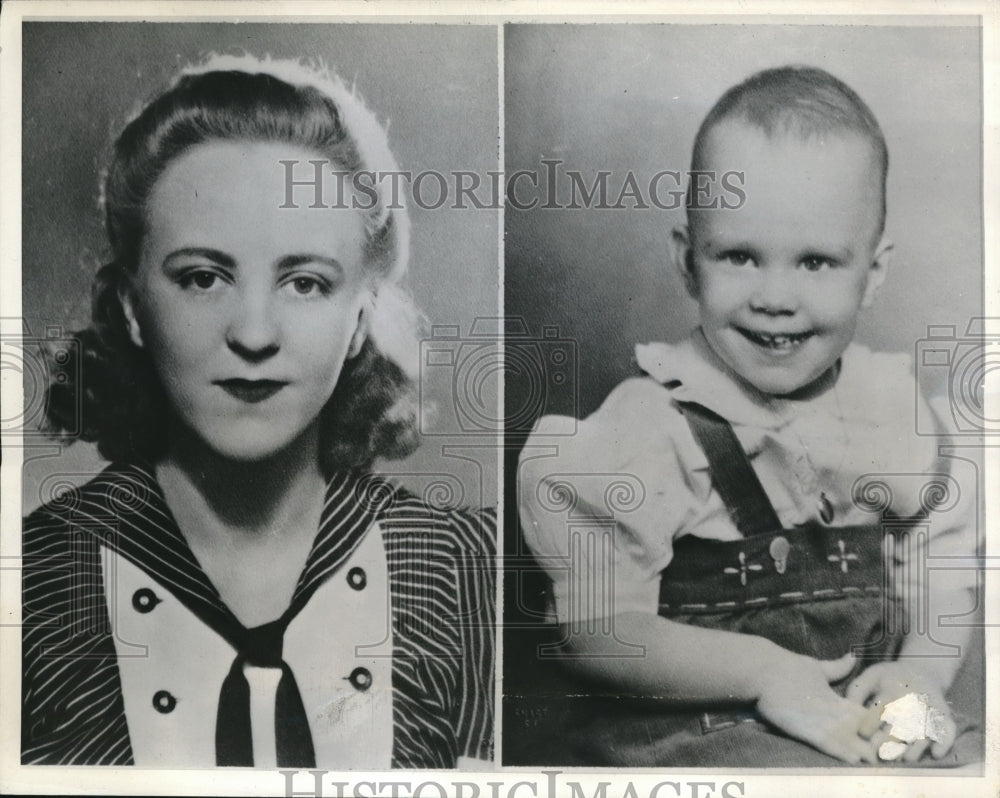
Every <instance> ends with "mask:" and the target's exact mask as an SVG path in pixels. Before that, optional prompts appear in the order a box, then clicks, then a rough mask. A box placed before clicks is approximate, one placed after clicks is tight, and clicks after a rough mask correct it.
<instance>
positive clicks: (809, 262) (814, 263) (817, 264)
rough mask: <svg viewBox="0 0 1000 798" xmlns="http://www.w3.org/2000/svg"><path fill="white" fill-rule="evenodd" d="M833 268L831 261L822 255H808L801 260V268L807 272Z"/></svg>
mask: <svg viewBox="0 0 1000 798" xmlns="http://www.w3.org/2000/svg"><path fill="white" fill-rule="evenodd" d="M832 266H833V261H832V260H830V259H829V258H825V257H823V256H822V255H809V256H808V257H805V258H803V259H802V268H803V269H805V270H806V271H807V272H818V271H821V270H823V269H828V268H830V267H832Z"/></svg>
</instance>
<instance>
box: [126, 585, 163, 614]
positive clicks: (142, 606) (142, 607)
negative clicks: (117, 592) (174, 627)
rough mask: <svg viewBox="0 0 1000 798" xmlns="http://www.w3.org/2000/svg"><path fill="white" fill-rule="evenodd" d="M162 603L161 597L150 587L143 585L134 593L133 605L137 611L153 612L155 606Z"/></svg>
mask: <svg viewBox="0 0 1000 798" xmlns="http://www.w3.org/2000/svg"><path fill="white" fill-rule="evenodd" d="M159 603H160V599H158V598H157V597H156V594H155V593H154V592H153V591H152V590H150V589H149V588H148V587H141V588H139V589H138V590H137V591H135V593H133V594H132V606H133V607H135V609H136V612H142V613H147V612H152V611H153V608H154V607H155V606H156V605H157V604H159Z"/></svg>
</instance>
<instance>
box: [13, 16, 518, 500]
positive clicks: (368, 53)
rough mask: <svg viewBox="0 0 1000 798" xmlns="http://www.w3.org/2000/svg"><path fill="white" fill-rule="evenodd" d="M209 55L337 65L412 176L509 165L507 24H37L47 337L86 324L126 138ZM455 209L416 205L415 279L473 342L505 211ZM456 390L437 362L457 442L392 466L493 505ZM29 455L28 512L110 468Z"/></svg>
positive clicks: (33, 280)
mask: <svg viewBox="0 0 1000 798" xmlns="http://www.w3.org/2000/svg"><path fill="white" fill-rule="evenodd" d="M210 52H222V53H232V54H239V53H242V52H248V53H251V54H254V55H258V56H261V55H265V54H271V55H274V56H277V57H306V58H321V59H323V61H325V62H326V63H327V64H328V65H329V66H331V67H332V68H333V69H335V70H336V71H337V72H338V74H339V75H340V76H341V77H342V78H343V79H344V80H345V81H346V82H347V83H349V84H351V83H354V84H355V85H356V86H357V89H358V91H359V92H360V93H361V94H362V95H363V96H364V98H365V100H366V101H367V103H368V104H369V106H370V107H371V108H372V109H373V110H374V111H375V112H376V114H377V115H378V117H379V119H380V120H382V121H383V122H386V121H387V122H388V123H389V136H390V144H391V146H392V149H393V152H394V153H395V155H396V158H397V160H398V162H399V164H400V168H401V169H403V170H411V171H412V172H414V173H419V172H421V171H425V170H437V171H440V172H444V173H448V172H451V171H454V170H469V171H474V172H477V173H480V174H484V175H485V174H486V173H487V172H488V171H489V170H496V169H497V162H498V149H497V148H498V144H497V142H498V119H499V117H498V94H497V92H498V75H497V29H496V27H495V26H490V25H487V26H435V25H349V24H341V25H330V24H208V23H175V24H168V23H155V24H151V23H54V22H45V23H26V24H25V25H24V37H23V53H24V60H23V109H24V121H23V212H24V213H23V272H22V274H23V315H24V320H25V323H26V324H27V325H28V328H29V330H30V331H31V332H32V334H35V335H39V336H41V335H44V334H45V330H46V328H48V327H50V326H53V325H60V326H62V327H63V328H65V329H67V330H75V329H79V328H80V327H82V326H84V325H85V324H86V323H87V321H88V313H89V291H90V283H91V278H92V276H93V274H94V271H95V270H96V268H97V266H98V265H99V264H100V263H102V262H103V259H104V258H105V257H106V255H107V247H106V243H105V236H104V231H103V226H102V219H101V216H100V213H99V209H98V197H99V188H98V187H99V180H100V174H101V170H102V168H103V167H104V166H105V165H106V164H107V161H108V155H109V153H110V144H111V140H112V137H113V136H114V135H116V134H117V132H118V131H119V130H120V129H121V127H122V125H123V124H124V122H125V121H127V119H128V118H129V116H130V114H131V113H132V112H133V111H135V110H137V108H138V107H139V105H140V104H141V103H142V102H143V101H145V100H148V99H150V98H151V97H152V96H153V95H155V94H156V93H157V92H158V91H159V90H160V89H162V88H163V87H164V86H165V85H166V84H167V83H168V82H169V80H170V79H171V78H172V77H173V75H174V74H175V73H176V71H177V70H178V68H180V67H181V66H183V65H185V64H187V63H190V62H192V61H197V60H200V59H201V57H202V56H204V55H205V54H207V53H210ZM435 186H436V184H435V183H434V181H428V186H427V187H426V194H427V196H428V197H429V198H430V199H429V200H428V202H427V203H425V204H433V200H434V198H435V196H436V193H435V192H436V188H435ZM453 205H454V203H452V202H451V201H450V200H449V201H448V202H446V203H445V204H444V206H443V207H441V208H439V209H437V210H429V209H428V210H424V209H421V208H413V207H412V206H411V221H412V225H413V235H412V256H411V261H410V274H411V276H410V284H411V286H412V289H413V293H414V294H415V296H416V299H417V302H418V304H419V305H420V306H421V308H422V309H423V310H424V312H425V314H426V316H427V318H428V320H429V321H430V322H431V323H432V324H435V325H451V326H453V327H457V328H458V335H459V336H460V337H461V336H464V335H466V334H467V333H468V331H469V329H470V328H471V326H472V324H473V322H474V320H475V319H476V318H478V317H494V316H496V315H497V283H498V243H497V241H498V225H499V212H498V211H497V210H495V209H493V210H491V209H488V208H487V209H482V210H477V209H474V208H471V207H466V208H465V209H455V208H454V207H453ZM444 346H446V347H451V348H457V347H458V346H459V344H458V343H456V342H455V341H454V340H449V341H447V342H446V343H445V344H444ZM458 365H460V363H456V367H457V366H458ZM454 384H455V381H454V380H453V379H452V378H451V374H450V373H449V370H448V369H447V368H437V369H435V370H434V373H433V375H429V376H428V378H427V380H426V384H425V386H424V391H423V394H424V397H425V398H426V399H428V400H429V401H431V402H433V403H434V405H435V406H436V407H437V408H438V415H437V417H436V420H435V421H434V422H433V424H432V426H431V427H430V429H431V431H434V432H443V433H455V434H443V435H434V436H430V437H428V438H426V439H425V443H424V445H423V446H422V447H421V449H420V450H419V451H418V452H417V453H416V454H415V455H414V456H413V457H411V458H410V460H408V461H405V462H403V463H398V464H393V465H392V466H391V469H392V470H395V471H397V472H402V476H401V477H400V479H401V480H402V481H403V482H405V483H408V484H409V485H410V486H411V487H412V488H414V489H415V490H417V491H418V492H429V493H430V494H431V495H432V498H434V499H435V500H436V501H440V502H441V503H443V504H452V503H453V504H462V503H465V504H472V505H479V504H489V505H492V504H494V503H495V502H496V467H495V460H496V455H495V440H494V439H493V438H492V437H491V436H488V435H484V434H482V431H483V427H484V426H486V424H485V422H484V421H483V418H484V416H483V414H482V413H481V414H480V416H479V417H478V418H479V421H480V423H479V424H478V425H476V426H474V428H473V429H472V430H471V432H472V433H473V434H471V435H469V434H464V433H466V432H469V431H470V430H465V429H463V427H462V425H460V424H458V423H457V421H454V420H452V419H451V418H450V417H449V413H453V407H454V404H455V399H454V397H453V392H454ZM480 387H481V388H482V390H483V393H482V394H481V395H479V396H477V397H476V401H478V402H480V403H482V405H483V406H484V407H486V408H487V410H486V411H484V413H486V416H485V417H488V410H489V408H490V406H491V403H495V396H496V390H495V382H490V381H489V380H487V381H486V383H485V384H483V385H481V386H480ZM26 388H27V389H28V390H31V389H32V386H31V385H30V384H29V385H26ZM458 399H459V401H462V400H463V397H461V396H459V397H458ZM29 400H30V397H27V398H26V401H29ZM494 415H495V413H494ZM26 421H27V423H30V422H31V421H32V419H27V420H26ZM484 438H489V440H488V441H484ZM484 443H485V444H486V445H482V444H484ZM445 446H451V447H453V448H450V449H444V447H445ZM456 447H457V448H456ZM466 447H467V448H466ZM25 459H26V461H27V462H26V467H25V483H24V501H25V505H24V509H25V512H27V511H30V510H31V509H32V508H33V507H35V506H37V505H38V504H39V503H40V502H41V501H43V500H47V499H49V498H51V497H52V495H53V494H54V493H55V492H57V490H58V489H59V487H60V486H62V485H64V484H66V483H69V482H81V481H85V480H86V479H87V478H89V477H90V476H91V475H93V474H94V473H96V471H98V470H99V469H100V468H101V467H102V464H101V462H100V460H99V459H98V458H97V455H96V452H95V450H94V448H93V447H91V446H88V445H86V444H76V445H74V446H72V447H69V448H65V449H62V448H59V447H52V446H32V447H30V448H28V449H27V450H26V452H25Z"/></svg>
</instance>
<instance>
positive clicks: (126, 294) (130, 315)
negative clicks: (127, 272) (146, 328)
mask: <svg viewBox="0 0 1000 798" xmlns="http://www.w3.org/2000/svg"><path fill="white" fill-rule="evenodd" d="M118 300H119V301H120V302H121V303H122V311H124V313H125V322H126V323H127V324H128V334H129V337H130V338H131V339H132V343H133V344H135V345H136V346H137V347H139V348H140V349H142V346H143V343H142V328H141V327H140V326H139V319H138V318H137V317H136V315H135V291H134V289H133V288H132V283H131V281H130V280H129V279H128V278H126V279H125V282H124V283H122V285H120V286H119V287H118Z"/></svg>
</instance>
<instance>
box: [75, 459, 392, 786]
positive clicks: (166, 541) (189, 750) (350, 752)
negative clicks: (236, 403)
mask: <svg viewBox="0 0 1000 798" xmlns="http://www.w3.org/2000/svg"><path fill="white" fill-rule="evenodd" d="M102 478H103V479H106V480H107V484H106V485H101V484H95V483H91V485H90V486H89V487H90V488H92V489H97V490H102V489H104V490H106V496H107V499H108V502H107V503H108V506H109V509H111V510H112V516H111V517H109V518H108V519H98V518H92V519H90V521H91V522H92V523H87V524H86V527H87V528H88V529H89V531H90V532H92V533H95V534H96V535H97V536H98V539H99V542H100V545H101V550H102V562H101V567H102V576H103V582H104V588H105V591H104V592H105V596H106V601H107V608H108V616H109V619H110V623H111V631H112V633H113V638H114V643H115V648H116V652H117V655H118V663H119V673H120V677H121V681H122V693H123V697H124V701H125V709H126V718H127V721H128V725H129V735H130V739H131V743H132V749H133V755H134V757H135V762H136V764H138V765H140V766H142V765H149V766H158V765H159V766H162V765H166V764H169V765H170V766H173V767H211V766H214V765H215V758H216V745H215V731H216V711H217V707H218V700H219V694H220V687H221V684H222V681H223V680H224V679H225V677H226V675H227V673H228V672H229V669H230V666H231V664H232V662H233V659H234V656H236V653H237V650H238V645H239V643H238V641H239V639H240V634H241V632H243V631H244V630H243V627H242V625H241V624H240V623H239V622H238V621H237V620H236V618H235V617H234V616H233V615H232V613H231V611H230V610H229V609H228V607H226V605H225V604H224V603H223V602H222V600H221V598H220V597H219V595H218V593H217V591H216V590H215V588H214V586H213V585H212V584H211V582H210V581H209V580H208V577H207V575H206V574H205V573H204V571H203V570H202V569H201V567H200V565H199V564H198V562H197V560H196V558H195V557H194V554H193V553H192V552H191V550H190V547H189V546H188V545H187V542H186V540H185V539H184V537H183V535H182V534H181V533H180V530H179V529H178V528H177V525H176V523H175V522H174V520H173V517H172V515H171V513H170V511H169V509H168V508H167V506H166V503H165V500H164V497H163V493H162V490H161V489H160V487H159V485H158V484H157V482H156V480H155V478H154V477H153V476H152V475H151V473H150V472H149V471H147V470H145V469H143V468H140V467H137V466H125V467H115V468H113V469H109V470H108V471H106V472H105V473H104V474H102V475H101V477H99V478H98V483H99V481H100V480H101V479H102ZM385 484H386V483H382V482H381V481H379V485H380V486H384V485H385ZM390 498H391V492H390V491H387V490H384V489H382V487H379V486H374V485H373V484H372V482H371V478H366V479H358V478H357V477H356V475H353V474H349V473H340V474H335V475H333V476H331V478H330V479H329V481H328V484H327V493H326V499H325V503H324V508H323V512H322V515H321V520H320V524H319V529H318V531H317V535H316V538H315V540H314V543H313V547H312V549H311V551H310V554H309V557H308V559H307V561H306V565H305V568H304V569H303V572H302V574H301V575H300V578H299V581H298V584H297V586H296V589H295V593H294V595H293V598H292V602H291V605H290V606H289V609H288V610H287V611H286V613H285V615H289V616H290V617H291V620H290V621H289V623H288V627H287V629H286V631H285V634H284V644H283V648H284V651H283V657H284V660H285V661H286V662H287V663H288V665H289V666H290V667H291V669H292V671H293V674H294V676H295V679H296V681H297V683H298V687H299V692H300V693H301V696H302V701H303V705H304V708H305V712H306V716H307V718H308V722H309V725H310V730H311V734H312V738H313V744H314V747H315V752H316V758H317V764H318V765H321V766H323V767H328V768H330V767H336V768H338V769H351V768H359V767H361V768H367V769H371V768H372V767H385V768H387V767H389V766H390V762H391V756H392V742H393V739H392V738H393V723H392V721H393V718H392V696H393V691H392V684H391V682H392V672H391V662H392V657H391V654H392V624H391V611H390V607H389V595H390V591H389V584H388V581H389V576H388V566H387V562H386V551H385V545H384V542H383V539H382V532H381V529H380V525H379V524H378V523H377V517H378V513H379V512H380V510H381V508H382V505H383V504H385V503H386V502H387V501H388V500H389V499H390ZM283 617H284V616H283ZM280 675H281V671H280V670H278V669H275V668H257V667H252V666H250V665H245V666H244V676H245V677H246V679H247V682H248V683H249V685H250V691H251V695H250V708H251V724H252V727H253V749H254V751H253V754H254V765H255V766H256V767H261V766H268V765H271V766H275V764H276V763H275V761H274V751H275V749H274V707H275V690H276V688H277V684H278V678H277V677H279V676H280Z"/></svg>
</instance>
